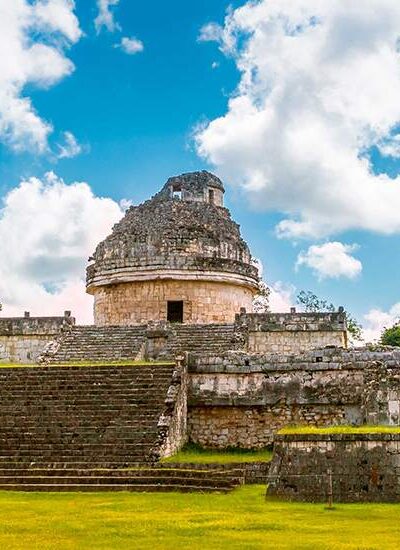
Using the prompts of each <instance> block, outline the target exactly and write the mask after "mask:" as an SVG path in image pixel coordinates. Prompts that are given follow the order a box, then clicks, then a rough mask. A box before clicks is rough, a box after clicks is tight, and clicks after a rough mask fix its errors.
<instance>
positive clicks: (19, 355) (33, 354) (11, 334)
mask: <svg viewBox="0 0 400 550" xmlns="http://www.w3.org/2000/svg"><path fill="white" fill-rule="evenodd" d="M66 314H67V315H64V316H63V317H29V316H26V317H2V318H0V362H3V363H35V362H36V360H37V358H38V357H39V355H40V354H41V352H42V351H43V349H44V347H45V345H46V344H48V343H49V342H51V341H53V340H54V339H55V338H57V336H58V335H59V334H60V332H61V330H62V328H63V327H64V326H65V325H66V324H74V323H75V319H74V318H73V317H71V316H70V314H69V312H66Z"/></svg>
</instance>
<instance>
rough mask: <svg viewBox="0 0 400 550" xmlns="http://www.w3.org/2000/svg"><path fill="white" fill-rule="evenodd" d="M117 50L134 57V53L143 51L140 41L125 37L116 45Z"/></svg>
mask: <svg viewBox="0 0 400 550" xmlns="http://www.w3.org/2000/svg"><path fill="white" fill-rule="evenodd" d="M117 47H118V48H121V50H122V51H123V52H125V53H127V54H128V55H135V53H139V52H142V51H143V50H144V45H143V42H142V41H141V40H139V39H138V38H134V37H133V38H128V37H127V36H124V37H123V38H122V40H121V42H120V44H117Z"/></svg>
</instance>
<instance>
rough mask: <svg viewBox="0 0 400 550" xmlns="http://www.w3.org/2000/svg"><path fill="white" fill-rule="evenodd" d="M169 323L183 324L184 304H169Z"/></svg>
mask: <svg viewBox="0 0 400 550" xmlns="http://www.w3.org/2000/svg"><path fill="white" fill-rule="evenodd" d="M167 321H169V322H170V323H183V302H168V307H167Z"/></svg>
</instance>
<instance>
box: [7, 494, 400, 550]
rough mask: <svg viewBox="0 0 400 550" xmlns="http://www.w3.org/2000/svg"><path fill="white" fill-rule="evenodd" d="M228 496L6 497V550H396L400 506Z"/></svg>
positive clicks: (261, 495) (18, 495)
mask: <svg viewBox="0 0 400 550" xmlns="http://www.w3.org/2000/svg"><path fill="white" fill-rule="evenodd" d="M264 493H265V487H263V486H245V487H243V488H240V489H237V490H235V491H234V492H232V493H230V494H228V495H218V494H178V493H159V494H153V493H148V494H146V493H17V492H14V493H13V492H0V507H1V510H2V519H1V522H0V544H1V545H2V547H3V548H5V549H7V550H26V549H29V550H78V549H79V550H81V549H82V550H86V549H88V550H89V549H95V550H114V549H116V550H121V549H124V550H148V549H150V550H169V549H172V548H173V549H176V550H187V549H188V548H190V550H205V549H207V550H226V549H227V548H229V550H243V549H246V550H261V549H273V550H288V549H290V550H291V549H296V550H314V549H318V550H367V549H368V550H395V549H396V550H397V549H398V547H399V537H400V522H399V520H398V518H399V513H400V504H335V509H334V510H332V511H329V510H326V509H325V505H324V504H303V503H288V502H275V501H272V500H268V499H267V500H265V498H264Z"/></svg>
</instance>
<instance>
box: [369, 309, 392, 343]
mask: <svg viewBox="0 0 400 550" xmlns="http://www.w3.org/2000/svg"><path fill="white" fill-rule="evenodd" d="M364 319H365V323H363V338H364V340H365V342H375V341H377V340H379V338H380V336H381V334H382V331H383V329H385V328H389V327H391V326H392V325H394V323H396V322H397V321H399V319H400V302H399V303H397V304H394V305H393V306H392V307H391V308H390V309H389V311H383V310H381V309H371V310H370V311H369V312H368V313H367V314H366V315H364Z"/></svg>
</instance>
